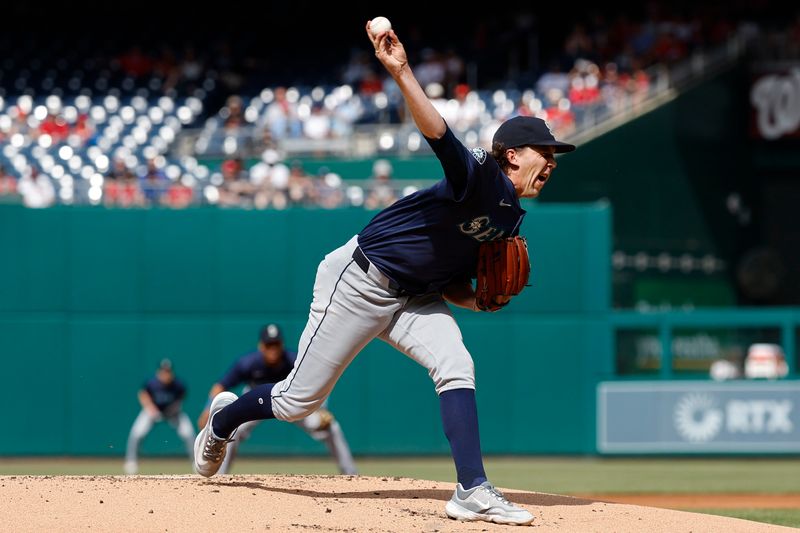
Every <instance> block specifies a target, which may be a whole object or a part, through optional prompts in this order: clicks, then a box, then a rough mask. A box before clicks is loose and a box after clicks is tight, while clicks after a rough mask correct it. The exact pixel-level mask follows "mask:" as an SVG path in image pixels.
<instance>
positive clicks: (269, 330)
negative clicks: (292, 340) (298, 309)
mask: <svg viewBox="0 0 800 533" xmlns="http://www.w3.org/2000/svg"><path fill="white" fill-rule="evenodd" d="M258 338H259V340H260V341H261V342H263V343H264V344H271V343H275V342H283V335H281V328H279V327H278V325H277V324H267V325H266V326H264V327H263V328H261V333H260V334H259V336H258Z"/></svg>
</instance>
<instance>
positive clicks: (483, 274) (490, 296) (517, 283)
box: [475, 236, 531, 311]
mask: <svg viewBox="0 0 800 533" xmlns="http://www.w3.org/2000/svg"><path fill="white" fill-rule="evenodd" d="M530 272H531V264H530V259H529V258H528V244H527V242H526V241H525V237H519V236H518V237H509V238H506V239H498V240H495V241H487V242H484V243H481V246H480V248H479V249H478V268H477V280H476V284H475V303H476V305H477V307H478V309H480V310H481V311H497V310H498V309H501V308H503V307H505V306H506V305H507V304H508V301H509V299H510V298H511V297H512V296H515V295H517V294H519V293H520V292H522V289H524V288H525V286H526V285H527V284H528V277H529V276H530Z"/></svg>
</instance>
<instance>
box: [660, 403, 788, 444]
mask: <svg viewBox="0 0 800 533" xmlns="http://www.w3.org/2000/svg"><path fill="white" fill-rule="evenodd" d="M793 407H794V406H793V404H792V402H791V401H790V400H781V401H775V400H729V401H727V402H725V403H724V405H722V406H720V402H718V401H716V400H715V399H714V396H713V395H711V394H707V393H691V394H686V395H684V396H682V397H681V398H680V399H679V400H678V402H677V403H676V404H675V412H674V415H673V419H674V422H675V429H676V430H677V432H678V434H680V436H681V437H683V438H684V439H686V440H688V441H691V442H708V441H710V440H712V439H713V438H714V437H716V436H717V435H718V434H719V433H720V431H727V432H728V433H746V434H759V433H761V434H764V433H766V434H769V433H791V432H792V430H793V429H794V425H793V424H792V420H791V418H790V415H791V412H792V408H793Z"/></svg>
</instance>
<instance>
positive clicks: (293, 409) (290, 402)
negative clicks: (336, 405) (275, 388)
mask: <svg viewBox="0 0 800 533" xmlns="http://www.w3.org/2000/svg"><path fill="white" fill-rule="evenodd" d="M323 401H324V398H321V399H319V400H301V399H298V398H292V397H291V396H288V395H287V394H286V393H283V394H281V395H279V396H273V397H272V413H273V414H274V415H275V418H277V419H279V420H283V421H285V422H296V421H297V420H300V419H302V418H305V417H307V416H308V415H310V414H311V413H313V412H314V411H316V410H317V409H319V407H320V406H321V405H322V402H323Z"/></svg>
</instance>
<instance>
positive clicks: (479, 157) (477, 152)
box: [470, 148, 486, 165]
mask: <svg viewBox="0 0 800 533" xmlns="http://www.w3.org/2000/svg"><path fill="white" fill-rule="evenodd" d="M470 152H472V157H474V158H475V160H476V161H477V162H478V164H480V165H482V164H483V162H484V161H486V150H484V149H483V148H473V149H472V150H470Z"/></svg>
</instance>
